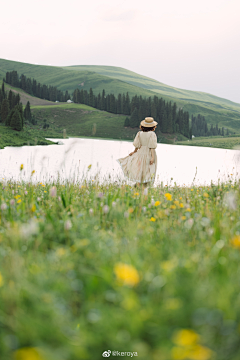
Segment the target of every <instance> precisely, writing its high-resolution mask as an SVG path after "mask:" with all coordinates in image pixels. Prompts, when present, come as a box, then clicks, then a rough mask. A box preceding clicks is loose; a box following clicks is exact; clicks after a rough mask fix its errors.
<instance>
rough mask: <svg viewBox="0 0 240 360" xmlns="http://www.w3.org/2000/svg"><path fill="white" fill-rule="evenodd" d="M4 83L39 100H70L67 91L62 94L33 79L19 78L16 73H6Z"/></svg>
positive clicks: (54, 88)
mask: <svg viewBox="0 0 240 360" xmlns="http://www.w3.org/2000/svg"><path fill="white" fill-rule="evenodd" d="M5 82H6V83H7V84H10V85H12V86H14V87H18V88H20V89H23V90H24V91H26V93H28V94H30V95H33V96H36V97H38V98H40V99H45V100H49V101H59V102H64V101H67V100H69V99H70V95H69V94H68V91H65V93H64V92H63V91H61V90H58V89H57V88H56V86H51V85H50V86H48V85H45V84H43V85H42V84H40V83H39V82H37V80H35V79H31V78H27V77H26V76H25V75H24V74H22V75H21V76H20V77H19V76H18V73H17V71H10V72H7V73H6V79H5Z"/></svg>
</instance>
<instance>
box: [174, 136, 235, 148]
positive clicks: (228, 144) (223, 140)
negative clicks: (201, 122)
mask: <svg viewBox="0 0 240 360" xmlns="http://www.w3.org/2000/svg"><path fill="white" fill-rule="evenodd" d="M175 144H176V145H187V146H205V147H213V148H222V149H234V147H236V146H239V145H240V137H239V136H233V137H227V136H226V137H217V136H210V137H207V138H206V137H197V138H194V139H192V140H191V141H187V140H186V141H177V142H176V143H175Z"/></svg>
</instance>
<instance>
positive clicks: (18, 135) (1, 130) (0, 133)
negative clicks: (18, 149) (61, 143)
mask: <svg viewBox="0 0 240 360" xmlns="http://www.w3.org/2000/svg"><path fill="white" fill-rule="evenodd" d="M45 137H46V132H45V130H41V129H39V127H37V126H34V127H33V126H30V125H25V126H24V128H23V130H22V131H15V130H12V129H11V128H10V127H7V126H4V125H0V149H3V148H4V147H6V146H24V145H51V144H53V142H52V141H49V140H46V138H45ZM48 137H50V138H57V137H62V132H61V134H58V133H57V132H54V131H52V130H49V131H48Z"/></svg>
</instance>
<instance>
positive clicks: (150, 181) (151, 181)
mask: <svg viewBox="0 0 240 360" xmlns="http://www.w3.org/2000/svg"><path fill="white" fill-rule="evenodd" d="M117 162H118V163H119V165H120V166H121V169H122V172H123V175H124V176H125V177H126V178H127V179H128V180H130V181H136V182H140V183H141V184H145V183H154V181H155V177H154V180H149V181H141V180H136V179H134V180H133V179H131V178H130V177H128V176H127V175H125V173H124V170H123V167H122V164H121V162H120V161H119V159H117Z"/></svg>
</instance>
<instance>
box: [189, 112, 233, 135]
mask: <svg viewBox="0 0 240 360" xmlns="http://www.w3.org/2000/svg"><path fill="white" fill-rule="evenodd" d="M192 134H193V135H194V136H196V137H197V136H216V135H222V136H224V128H223V127H222V129H220V128H218V125H216V126H213V125H211V127H210V129H209V128H208V125H207V122H206V119H205V117H204V116H202V115H200V114H198V116H197V117H194V116H193V115H192ZM226 135H229V131H228V129H227V133H226Z"/></svg>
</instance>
